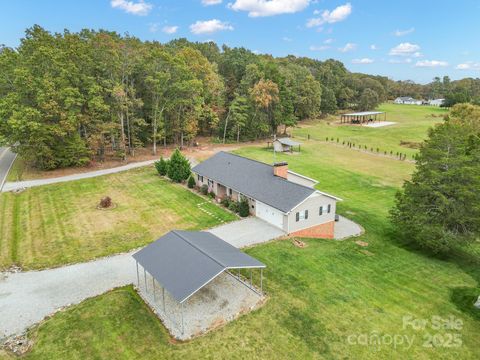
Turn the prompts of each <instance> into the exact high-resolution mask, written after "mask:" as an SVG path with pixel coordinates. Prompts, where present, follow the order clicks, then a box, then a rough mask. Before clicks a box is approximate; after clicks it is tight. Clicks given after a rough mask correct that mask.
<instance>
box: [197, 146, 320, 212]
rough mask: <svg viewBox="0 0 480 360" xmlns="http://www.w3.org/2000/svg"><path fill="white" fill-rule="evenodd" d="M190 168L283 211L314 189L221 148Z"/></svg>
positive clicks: (288, 209)
mask: <svg viewBox="0 0 480 360" xmlns="http://www.w3.org/2000/svg"><path fill="white" fill-rule="evenodd" d="M192 171H193V172H195V173H197V174H199V175H203V176H205V177H207V178H209V179H212V180H215V181H217V182H219V183H220V184H222V185H225V186H227V187H230V188H232V189H233V190H235V191H238V192H240V193H242V194H244V195H246V196H248V197H251V198H253V199H255V200H258V201H260V202H262V203H264V204H267V205H270V206H272V207H274V208H276V209H278V210H280V211H282V212H284V213H287V212H289V211H290V210H292V209H293V208H294V207H295V206H297V205H298V204H299V203H301V202H302V201H303V200H305V199H306V198H307V197H309V196H310V195H311V194H313V193H314V192H315V189H312V188H309V187H306V186H303V185H299V184H296V183H293V182H291V181H288V180H286V179H283V178H281V177H278V176H275V175H273V166H271V165H268V164H265V163H262V162H259V161H256V160H251V159H247V158H244V157H242V156H239V155H235V154H231V153H227V152H223V151H221V152H219V153H217V154H215V155H214V156H212V157H211V158H209V159H207V160H205V161H204V162H201V163H200V164H198V165H197V166H195V167H194V168H193V169H192Z"/></svg>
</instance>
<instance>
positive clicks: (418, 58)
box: [0, 0, 480, 84]
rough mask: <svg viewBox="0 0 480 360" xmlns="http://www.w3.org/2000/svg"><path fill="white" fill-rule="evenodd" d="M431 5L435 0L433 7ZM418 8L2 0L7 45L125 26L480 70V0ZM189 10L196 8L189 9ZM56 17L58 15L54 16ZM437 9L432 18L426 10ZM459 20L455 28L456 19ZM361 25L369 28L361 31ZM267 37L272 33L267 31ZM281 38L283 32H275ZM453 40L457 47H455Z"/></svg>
mask: <svg viewBox="0 0 480 360" xmlns="http://www.w3.org/2000/svg"><path fill="white" fill-rule="evenodd" d="M428 3H430V4H428ZM433 5H436V4H434V3H433V2H426V3H422V4H416V3H415V2H414V1H413V0H408V1H406V2H403V3H402V4H383V3H382V2H381V1H379V0H373V1H369V2H368V4H361V3H360V2H357V1H310V0H292V1H284V0H273V1H245V0H235V1H222V0H191V1H188V3H187V2H183V3H182V4H176V3H175V2H174V1H172V0H165V1H159V0H131V1H127V0H102V1H93V0H87V1H84V2H82V3H63V2H61V1H59V0H51V1H48V2H44V3H39V2H38V3H37V2H34V1H31V0H19V1H17V2H15V3H4V4H2V5H0V9H2V11H0V21H1V22H2V23H3V24H4V29H3V31H2V36H1V37H0V44H4V45H5V46H8V47H13V48H16V47H17V46H18V45H19V44H20V40H21V39H22V38H23V37H24V32H25V30H26V29H27V28H30V27H32V26H33V25H35V24H38V25H40V26H42V27H43V28H44V29H46V30H48V31H50V32H52V33H61V32H63V30H64V29H67V30H69V31H72V32H78V31H80V30H81V29H84V28H86V29H93V30H107V31H115V32H117V33H119V34H121V35H125V34H129V35H131V36H134V37H137V38H139V39H140V40H142V41H159V42H161V43H166V42H169V41H171V40H173V39H178V38H186V39H188V40H189V41H192V42H205V41H214V42H215V43H216V44H217V45H218V46H219V47H220V48H221V45H222V44H225V45H227V46H229V47H244V48H247V49H249V50H251V51H252V52H254V53H258V54H270V55H272V56H274V57H285V56H288V55H294V56H297V57H308V58H312V59H316V60H320V61H324V60H326V59H335V60H339V61H341V62H342V63H344V64H345V66H346V68H347V69H348V70H349V71H351V72H358V73H365V74H371V75H380V76H386V77H388V78H390V79H393V80H412V81H414V82H416V83H419V84H426V83H429V82H431V81H432V80H433V78H434V77H436V76H438V77H440V78H442V77H443V76H449V77H450V78H451V79H452V80H458V79H462V78H468V77H472V78H478V77H479V76H480V50H478V49H476V48H475V46H474V45H473V44H475V42H476V39H475V34H478V33H479V31H478V30H480V26H479V25H477V24H476V23H475V22H476V20H475V19H476V17H477V16H478V15H479V14H480V6H479V4H478V3H475V2H474V1H471V0H463V1H458V2H455V3H452V2H448V1H444V2H442V4H440V5H438V4H437V5H436V7H434V6H433ZM414 8H416V9H417V11H416V12H412V9H414ZM185 9H188V10H189V11H185ZM52 14H54V16H52ZM426 15H428V16H426ZM447 21H448V22H449V23H448V24H449V26H445V24H446V22H447ZM359 28H361V30H362V31H356V30H357V29H359ZM258 34H265V36H259V35H258ZM270 34H274V35H270ZM446 45H448V46H446Z"/></svg>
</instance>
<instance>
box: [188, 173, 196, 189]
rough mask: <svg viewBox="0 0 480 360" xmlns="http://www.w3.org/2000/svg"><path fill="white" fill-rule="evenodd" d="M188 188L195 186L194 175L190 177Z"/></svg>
mask: <svg viewBox="0 0 480 360" xmlns="http://www.w3.org/2000/svg"><path fill="white" fill-rule="evenodd" d="M187 185H188V188H189V189H193V188H194V187H195V179H194V178H193V176H192V175H190V177H189V178H188V184H187Z"/></svg>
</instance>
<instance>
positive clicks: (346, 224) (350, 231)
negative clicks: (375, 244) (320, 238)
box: [333, 216, 364, 240]
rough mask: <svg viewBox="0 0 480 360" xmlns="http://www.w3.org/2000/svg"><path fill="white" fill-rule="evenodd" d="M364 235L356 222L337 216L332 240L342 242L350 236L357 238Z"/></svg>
mask: <svg viewBox="0 0 480 360" xmlns="http://www.w3.org/2000/svg"><path fill="white" fill-rule="evenodd" d="M363 233H364V230H363V228H362V227H361V226H360V225H358V224H357V223H356V222H353V221H352V220H349V219H347V218H346V217H343V216H339V220H338V221H337V222H336V223H335V229H334V235H333V236H334V239H335V240H344V239H347V238H349V237H352V236H359V235H361V234H363Z"/></svg>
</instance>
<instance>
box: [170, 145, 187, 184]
mask: <svg viewBox="0 0 480 360" xmlns="http://www.w3.org/2000/svg"><path fill="white" fill-rule="evenodd" d="M190 175H191V171H190V162H189V161H188V159H187V158H186V157H185V156H184V155H183V154H182V153H181V152H180V150H178V149H175V151H174V152H173V154H172V156H170V161H169V163H168V167H167V176H168V177H169V178H170V179H171V180H172V181H174V182H177V183H179V182H183V181H185V180H187V179H188V178H189V176H190Z"/></svg>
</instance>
